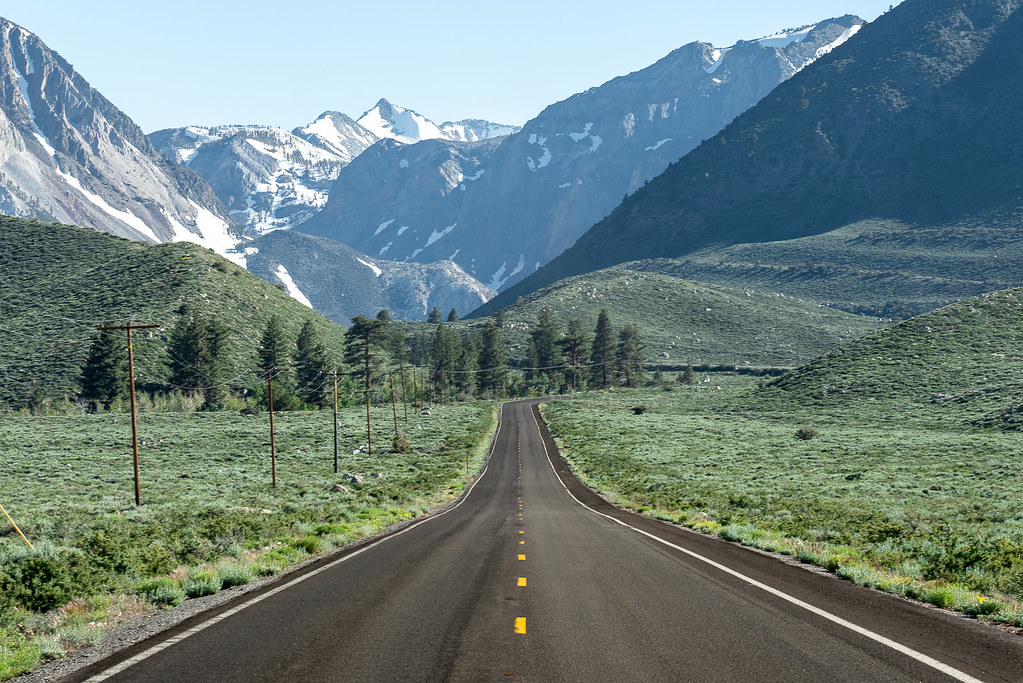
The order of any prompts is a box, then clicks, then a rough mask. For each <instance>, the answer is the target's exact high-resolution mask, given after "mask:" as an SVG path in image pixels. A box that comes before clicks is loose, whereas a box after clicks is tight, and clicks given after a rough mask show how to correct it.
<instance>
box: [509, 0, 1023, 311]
mask: <svg viewBox="0 0 1023 683" xmlns="http://www.w3.org/2000/svg"><path fill="white" fill-rule="evenodd" d="M1019 7H1020V3H1019V1H1018V0H968V1H961V0H906V1H905V2H903V3H902V4H901V5H899V6H898V7H896V8H895V9H894V10H892V11H890V12H888V13H887V14H885V15H884V16H882V17H881V18H879V19H878V20H877V21H875V22H873V23H872V24H870V25H868V26H865V27H864V28H863V29H862V30H861V31H860V32H859V34H858V35H857V36H856V37H855V38H853V39H852V40H850V41H849V42H848V43H847V44H845V45H843V46H841V47H839V48H837V49H835V50H834V51H833V52H832V53H831V54H829V55H827V56H825V57H823V58H821V59H820V60H818V61H817V62H815V63H814V64H812V65H811V66H809V67H807V68H806V69H804V70H803V71H802V72H800V73H799V74H797V75H796V76H795V77H793V78H791V79H789V80H788V81H786V82H784V83H783V84H781V85H780V86H778V88H776V89H775V90H774V91H773V92H772V93H771V94H770V95H769V96H768V97H766V98H765V99H764V100H763V101H762V102H761V103H760V104H759V105H757V106H756V107H754V108H753V109H751V110H749V111H748V112H746V113H745V114H743V115H742V116H740V117H739V118H738V119H736V120H735V121H734V122H733V123H732V124H730V125H729V126H728V127H726V128H725V129H724V130H722V131H721V133H720V134H719V135H716V136H715V137H714V138H712V139H710V140H708V141H706V142H705V143H703V144H702V145H701V146H700V147H699V148H697V149H696V150H694V151H693V152H692V153H690V154H689V155H687V156H686V157H685V158H683V159H682V160H681V161H679V163H677V164H675V165H673V166H672V167H671V168H669V169H668V170H667V171H666V172H665V173H663V174H662V175H661V176H659V177H658V178H657V179H656V180H654V181H653V182H651V183H650V184H649V185H648V186H647V187H646V188H644V189H643V190H641V191H639V192H637V193H636V194H635V195H633V196H631V197H629V198H628V199H627V200H626V201H625V202H624V203H623V204H622V205H621V206H620V207H619V208H618V209H616V210H615V211H614V213H613V214H611V215H610V216H609V217H608V218H606V219H605V220H603V221H601V222H600V223H598V224H597V225H595V226H594V227H593V228H592V229H591V230H590V231H588V232H587V234H586V235H585V236H584V237H583V238H581V239H580V240H579V241H578V242H577V243H576V244H575V246H573V247H572V249H570V250H569V251H567V252H565V254H563V255H562V256H561V257H559V258H558V259H556V260H555V261H553V262H551V263H550V264H549V265H548V266H546V267H545V268H543V269H542V270H541V271H540V272H538V273H536V274H535V275H534V276H533V277H531V278H529V279H528V280H527V281H524V282H522V283H521V284H520V285H519V286H516V287H514V288H512V289H511V290H509V291H507V292H506V293H505V295H504V296H501V297H498V298H497V299H495V300H494V301H492V302H491V306H494V307H500V306H504V305H508V304H509V303H510V302H511V301H513V300H514V298H515V297H516V296H519V295H522V294H525V293H528V292H529V291H532V290H533V289H535V288H537V287H541V286H543V285H546V284H549V283H551V282H554V281H556V280H558V279H560V278H563V277H566V276H568V275H573V274H577V273H582V272H587V271H590V270H594V269H596V268H601V267H606V266H608V265H611V264H614V263H621V262H624V261H629V260H633V259H642V258H652V257H664V256H668V257H677V256H681V255H684V254H687V253H691V252H693V251H695V250H697V249H700V248H703V247H707V246H708V245H710V244H714V243H723V244H730V243H741V242H767V241H773V240H784V239H792V238H797V237H802V236H807V235H813V234H821V233H824V232H827V231H830V230H834V229H836V228H839V227H842V226H844V225H848V224H851V223H854V222H856V221H860V220H865V219H872V218H874V219H890V220H898V221H901V222H903V223H905V224H908V225H913V226H934V225H957V224H960V223H963V224H969V223H971V222H973V223H980V224H985V225H988V226H991V227H997V228H999V229H1000V230H1004V231H1006V232H1008V233H1011V234H1013V235H1015V236H1016V237H1015V238H1016V239H1019V236H1020V228H1021V226H1023V211H1021V206H1023V177H1021V175H1020V173H1019V166H1020V162H1021V160H1023V136H1021V134H1020V128H1019V125H1018V114H1019V111H1020V110H1021V107H1023V51H1020V50H1019V45H1020V43H1021V40H1023V12H1020V11H1019ZM1017 253H1018V252H1017Z"/></svg>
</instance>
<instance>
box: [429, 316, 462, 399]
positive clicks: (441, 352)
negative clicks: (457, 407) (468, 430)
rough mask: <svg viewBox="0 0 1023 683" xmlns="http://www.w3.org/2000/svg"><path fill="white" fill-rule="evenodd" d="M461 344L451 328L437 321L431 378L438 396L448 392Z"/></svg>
mask: <svg viewBox="0 0 1023 683" xmlns="http://www.w3.org/2000/svg"><path fill="white" fill-rule="evenodd" d="M461 354H462V344H461V341H460V340H459V338H458V335H457V334H455V333H454V332H453V331H452V330H451V328H449V327H448V326H447V325H444V324H443V323H439V324H438V325H437V327H436V331H435V332H434V335H433V363H432V373H431V374H432V378H433V386H434V387H435V389H436V391H437V393H438V395H439V397H440V398H441V400H443V397H444V396H445V395H447V394H449V393H450V388H451V381H452V379H453V377H454V374H453V373H454V371H456V370H458V369H459V368H458V365H459V358H460V356H461Z"/></svg>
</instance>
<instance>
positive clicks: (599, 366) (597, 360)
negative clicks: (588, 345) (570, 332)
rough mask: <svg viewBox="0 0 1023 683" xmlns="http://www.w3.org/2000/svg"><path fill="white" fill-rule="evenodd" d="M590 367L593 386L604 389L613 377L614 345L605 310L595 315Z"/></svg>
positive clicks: (609, 322)
mask: <svg viewBox="0 0 1023 683" xmlns="http://www.w3.org/2000/svg"><path fill="white" fill-rule="evenodd" d="M590 365H591V368H590V377H591V378H592V380H593V384H594V385H596V386H597V387H598V388H600V389H606V388H607V386H608V385H609V384H610V383H611V381H612V380H613V378H614V376H615V343H614V337H613V336H612V332H611V314H609V313H608V312H607V309H606V308H602V309H600V313H599V314H598V315H597V327H596V328H595V329H594V332H593V346H592V350H591V351H590Z"/></svg>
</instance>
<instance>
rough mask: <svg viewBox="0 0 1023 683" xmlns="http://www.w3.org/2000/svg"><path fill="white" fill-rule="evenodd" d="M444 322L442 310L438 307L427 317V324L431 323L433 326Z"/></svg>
mask: <svg viewBox="0 0 1023 683" xmlns="http://www.w3.org/2000/svg"><path fill="white" fill-rule="evenodd" d="M442 320H443V319H442V318H441V316H440V309H439V308H437V307H436V306H434V307H433V310H432V311H430V315H429V317H427V319H426V322H428V323H430V324H431V325H436V324H437V323H439V322H441V321H442Z"/></svg>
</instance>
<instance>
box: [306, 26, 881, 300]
mask: <svg viewBox="0 0 1023 683" xmlns="http://www.w3.org/2000/svg"><path fill="white" fill-rule="evenodd" d="M862 23H863V22H862V20H860V19H859V18H857V17H853V16H845V17H841V18H838V19H830V20H827V21H823V22H820V23H819V24H815V25H813V26H807V27H804V28H802V29H799V30H793V31H786V32H782V33H778V34H774V35H771V36H768V37H765V38H761V39H759V40H752V41H741V42H739V43H737V44H736V45H733V46H731V47H729V48H716V47H714V46H713V45H710V44H707V43H690V44H688V45H685V46H683V47H681V48H679V49H677V50H675V51H674V52H672V53H671V54H669V55H667V56H666V57H664V58H663V59H661V60H660V61H658V62H657V63H655V64H653V65H652V66H650V67H647V68H646V69H643V70H641V71H637V72H635V73H632V74H628V75H626V76H621V77H619V78H615V79H613V80H611V81H609V82H607V83H605V84H604V85H602V86H600V87H597V88H591V89H590V90H587V91H586V92H583V93H579V94H577V95H574V96H572V97H570V98H568V99H566V100H564V101H562V102H558V103H556V104H553V105H551V106H549V107H547V108H546V109H545V110H544V111H543V112H541V113H540V115H539V116H537V117H536V118H534V119H533V120H531V121H529V122H527V123H526V125H525V126H524V127H523V129H522V130H521V131H519V132H517V133H514V134H512V135H509V136H506V137H502V138H496V139H490V140H484V141H481V142H454V141H451V140H449V139H443V138H441V136H439V135H438V134H437V133H436V127H434V128H430V127H429V126H427V124H425V123H422V122H421V121H420V119H417V118H416V116H415V115H414V113H410V112H408V111H407V110H400V109H399V108H396V107H393V106H391V105H388V104H387V103H386V102H385V101H382V102H381V103H380V104H379V105H378V106H377V107H376V108H375V109H374V110H371V112H369V113H367V115H366V116H364V117H363V119H361V120H360V121H361V122H362V124H363V125H364V126H367V127H369V128H371V129H374V126H376V129H375V132H377V134H378V135H380V136H381V137H391V138H393V140H384V141H383V142H381V143H378V144H377V145H374V146H373V147H371V148H369V149H368V150H366V151H365V152H364V153H363V154H362V155H360V156H359V157H358V158H356V159H355V160H354V161H353V162H352V163H351V164H350V165H348V166H347V167H345V168H344V169H343V170H342V171H341V173H340V174H339V176H338V179H337V181H336V182H335V184H334V185H333V187H332V188H331V190H330V194H329V199H328V202H327V205H326V207H325V208H324V209H323V211H321V212H320V213H319V214H317V216H315V217H314V218H313V219H311V220H310V221H309V222H308V223H307V224H306V225H304V226H303V231H305V232H310V233H313V234H318V235H323V236H326V237H330V238H332V239H335V240H337V241H340V242H343V243H345V244H348V245H351V246H352V247H354V248H356V249H359V250H360V251H363V252H366V253H368V254H371V255H374V256H381V257H385V258H390V259H395V260H411V261H419V262H430V261H436V260H439V259H451V260H453V261H455V262H456V263H458V264H459V265H461V266H462V267H463V268H464V269H465V270H466V271H467V272H469V273H470V274H472V275H474V276H475V277H477V278H478V279H479V280H480V281H482V282H484V283H485V284H486V285H488V286H489V287H491V288H493V289H496V290H501V289H504V288H507V287H509V286H511V285H512V284H514V283H515V282H517V281H518V280H520V279H522V278H524V277H526V276H527V275H529V274H530V273H532V272H534V271H535V270H536V269H537V268H539V267H540V266H541V265H542V264H544V263H546V262H548V261H549V260H550V259H552V258H554V257H555V256H557V255H558V254H559V253H561V252H562V251H564V250H565V249H567V248H568V247H569V246H571V245H572V244H573V242H575V240H576V239H577V238H578V237H579V236H580V235H582V234H583V233H584V232H585V231H586V230H587V229H588V228H589V227H590V226H592V225H593V224H594V223H596V222H597V221H598V220H600V219H601V218H603V217H604V216H606V215H607V214H608V213H610V212H611V210H612V209H614V208H615V207H616V206H617V205H618V204H619V203H620V202H621V201H622V198H623V196H625V195H628V194H631V193H633V192H635V191H636V190H637V189H638V188H640V187H641V186H642V185H643V184H644V183H645V182H646V181H648V180H649V179H651V178H653V177H655V176H657V175H658V174H660V173H661V172H663V171H664V170H665V169H666V168H667V167H668V165H669V164H670V163H672V162H674V161H676V160H677V159H679V158H680V157H682V156H683V155H685V154H686V153H687V152H689V151H690V150H692V149H693V148H695V147H696V146H697V145H698V144H700V142H702V141H703V140H705V139H707V138H710V137H711V136H713V135H714V134H715V133H717V131H719V130H720V129H721V128H722V127H723V126H725V125H726V124H727V123H728V122H730V121H731V120H732V119H733V118H735V117H736V116H737V115H739V114H740V113H742V112H743V111H745V110H746V109H748V108H749V107H751V106H753V105H754V104H756V103H757V102H758V101H759V100H760V99H761V98H762V97H764V96H765V95H766V94H767V93H768V92H770V91H771V89H773V88H774V87H775V86H777V85H778V84H779V83H780V82H782V81H784V80H786V79H787V78H789V77H790V76H792V75H793V74H795V73H797V72H798V71H800V70H801V69H803V68H804V67H806V66H807V65H808V64H809V63H811V62H812V61H813V60H815V59H817V58H818V57H820V56H821V55H823V54H826V53H828V52H829V51H831V50H832V49H834V48H835V47H836V46H838V45H841V44H842V43H844V42H845V41H846V40H848V39H849V38H850V37H851V36H853V35H854V34H855V33H856V32H857V31H858V30H859V27H860V25H861V24H862ZM377 121H383V122H385V123H387V124H388V125H387V126H383V125H377ZM427 138H434V139H427ZM413 140H419V142H418V143H417V144H405V143H408V142H410V141H413Z"/></svg>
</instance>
